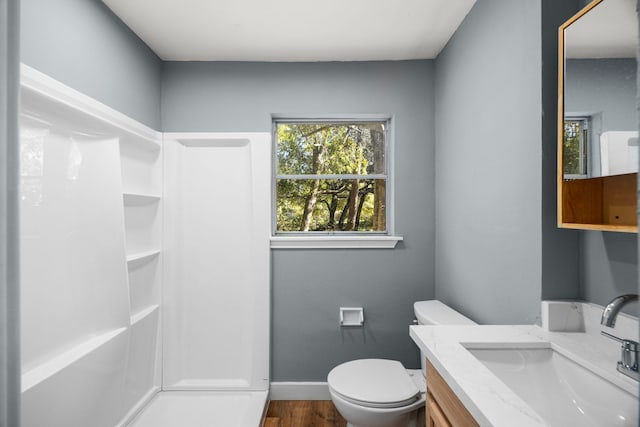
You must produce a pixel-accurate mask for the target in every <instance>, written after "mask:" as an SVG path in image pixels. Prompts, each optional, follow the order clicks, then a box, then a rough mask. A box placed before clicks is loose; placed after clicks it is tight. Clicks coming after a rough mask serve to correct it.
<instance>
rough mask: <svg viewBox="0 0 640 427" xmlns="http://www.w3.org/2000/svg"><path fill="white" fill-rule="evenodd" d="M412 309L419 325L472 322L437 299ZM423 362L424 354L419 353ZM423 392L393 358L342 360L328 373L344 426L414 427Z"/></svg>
mask: <svg viewBox="0 0 640 427" xmlns="http://www.w3.org/2000/svg"><path fill="white" fill-rule="evenodd" d="M414 311H415V314H416V317H417V319H418V323H419V324H421V325H425V324H427V325H445V324H448V325H453V324H474V322H473V321H472V320H470V319H468V318H466V317H464V316H463V315H462V314H460V313H458V312H457V311H455V310H453V309H452V308H450V307H448V306H446V305H445V304H443V303H441V302H440V301H436V300H433V301H418V302H416V303H415V304H414ZM420 357H421V359H423V360H422V363H423V365H424V355H422V354H421V356H420ZM418 379H419V381H421V384H422V391H421V390H420V389H419V388H418V386H417V385H416V383H415V382H414V380H413V379H412V377H411V376H410V375H409V373H408V372H407V370H406V369H405V368H404V366H402V364H401V363H400V362H398V361H396V360H386V359H359V360H352V361H350V362H345V363H342V364H341V365H338V366H336V367H335V368H333V369H332V370H331V372H329V376H328V377H327V383H328V385H329V394H330V395H331V400H332V401H333V404H334V405H335V407H336V409H337V410H338V412H340V414H342V416H343V417H344V419H345V420H347V427H415V426H418V425H420V426H421V425H423V423H422V422H420V421H418V420H417V413H418V411H417V410H418V409H420V408H421V407H423V406H424V401H425V395H426V392H425V390H424V384H425V379H424V371H423V374H422V375H419V378H418Z"/></svg>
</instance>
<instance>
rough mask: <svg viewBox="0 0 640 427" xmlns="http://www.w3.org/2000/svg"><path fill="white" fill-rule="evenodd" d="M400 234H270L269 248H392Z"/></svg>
mask: <svg viewBox="0 0 640 427" xmlns="http://www.w3.org/2000/svg"><path fill="white" fill-rule="evenodd" d="M401 240H403V237H402V236H271V249H393V248H395V247H396V245H397V244H398V242H399V241H401Z"/></svg>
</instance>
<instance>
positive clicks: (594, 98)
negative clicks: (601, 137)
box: [564, 58, 637, 131]
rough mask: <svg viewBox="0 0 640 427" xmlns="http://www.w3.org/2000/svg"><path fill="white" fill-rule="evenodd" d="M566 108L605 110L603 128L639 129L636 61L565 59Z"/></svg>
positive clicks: (571, 110)
mask: <svg viewBox="0 0 640 427" xmlns="http://www.w3.org/2000/svg"><path fill="white" fill-rule="evenodd" d="M565 74H566V79H565V86H564V89H565V111H566V112H567V113H574V114H575V113H582V114H595V113H602V131H608V130H625V131H632V130H636V127H637V114H636V97H635V93H636V81H635V79H636V60H635V58H632V59H570V60H568V61H566V73H565Z"/></svg>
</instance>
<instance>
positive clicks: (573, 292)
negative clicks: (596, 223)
mask: <svg viewBox="0 0 640 427" xmlns="http://www.w3.org/2000/svg"><path fill="white" fill-rule="evenodd" d="M579 3H580V2H579V1H577V0H542V22H541V27H540V28H541V37H540V38H541V40H542V46H541V48H542V76H541V77H542V138H541V141H540V143H541V144H542V158H541V166H542V211H541V216H542V295H541V299H543V300H547V299H576V298H579V277H580V276H579V270H578V267H579V257H580V246H579V236H580V234H579V232H577V231H575V230H566V229H559V228H558V214H557V212H558V209H557V201H558V195H557V185H558V184H557V180H556V177H557V171H558V159H557V152H558V142H557V141H558V137H557V130H558V127H557V126H558V114H557V113H558V27H559V26H560V25H561V24H562V23H563V22H565V21H566V20H567V19H569V18H570V17H571V16H573V15H574V14H575V13H576V12H577V11H578V10H579V9H580V7H581V5H580V4H579Z"/></svg>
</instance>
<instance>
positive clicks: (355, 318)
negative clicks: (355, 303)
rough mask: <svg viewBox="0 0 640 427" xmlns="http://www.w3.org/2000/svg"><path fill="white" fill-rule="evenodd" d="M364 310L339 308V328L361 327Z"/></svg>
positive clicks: (360, 308)
mask: <svg viewBox="0 0 640 427" xmlns="http://www.w3.org/2000/svg"><path fill="white" fill-rule="evenodd" d="M363 324H364V309H363V308H362V307H340V326H362V325H363Z"/></svg>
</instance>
